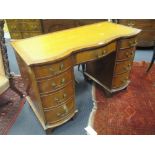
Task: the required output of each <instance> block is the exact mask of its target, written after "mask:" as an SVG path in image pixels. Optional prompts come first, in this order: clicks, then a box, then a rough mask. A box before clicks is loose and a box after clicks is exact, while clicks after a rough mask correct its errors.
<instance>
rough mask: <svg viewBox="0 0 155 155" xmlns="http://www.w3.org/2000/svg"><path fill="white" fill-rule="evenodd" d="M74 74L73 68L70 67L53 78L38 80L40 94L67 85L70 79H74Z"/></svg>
mask: <svg viewBox="0 0 155 155" xmlns="http://www.w3.org/2000/svg"><path fill="white" fill-rule="evenodd" d="M72 74H73V70H72V69H69V70H67V71H66V72H64V73H62V74H60V75H58V76H55V77H53V78H50V79H45V80H40V81H38V88H39V92H40V94H41V95H42V94H44V93H50V92H53V91H55V90H57V89H59V88H62V87H65V86H66V85H67V84H68V83H69V82H70V81H72Z"/></svg>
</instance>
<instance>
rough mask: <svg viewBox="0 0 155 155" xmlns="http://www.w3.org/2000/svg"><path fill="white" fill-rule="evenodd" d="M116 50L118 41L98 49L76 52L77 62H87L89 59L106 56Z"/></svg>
mask: <svg viewBox="0 0 155 155" xmlns="http://www.w3.org/2000/svg"><path fill="white" fill-rule="evenodd" d="M115 50H116V42H113V43H110V44H109V45H107V46H105V47H101V48H97V49H92V50H87V51H83V52H79V53H77V54H75V61H76V64H80V63H85V62H87V61H91V60H96V59H100V58H102V57H104V56H105V55H107V54H108V53H111V52H113V51H115Z"/></svg>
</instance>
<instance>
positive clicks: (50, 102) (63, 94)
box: [41, 82, 74, 109]
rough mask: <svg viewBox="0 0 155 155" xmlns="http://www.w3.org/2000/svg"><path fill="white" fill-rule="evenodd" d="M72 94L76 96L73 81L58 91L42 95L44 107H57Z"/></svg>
mask: <svg viewBox="0 0 155 155" xmlns="http://www.w3.org/2000/svg"><path fill="white" fill-rule="evenodd" d="M71 96H74V88H73V82H71V83H69V84H68V85H67V86H66V87H65V88H64V89H62V90H60V91H58V92H56V93H52V94H49V95H43V96H41V100H42V105H43V108H44V109H47V108H52V107H57V106H59V105H61V104H63V103H64V102H65V101H66V100H68V99H69V98H70V97H71Z"/></svg>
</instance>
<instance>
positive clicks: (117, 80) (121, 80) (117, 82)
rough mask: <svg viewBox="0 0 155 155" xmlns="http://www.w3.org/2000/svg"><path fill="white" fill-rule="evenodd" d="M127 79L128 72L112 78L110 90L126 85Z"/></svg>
mask: <svg viewBox="0 0 155 155" xmlns="http://www.w3.org/2000/svg"><path fill="white" fill-rule="evenodd" d="M128 78H129V72H126V73H123V74H120V75H117V76H115V77H113V81H112V88H119V87H122V86H124V85H126V83H127V81H128Z"/></svg>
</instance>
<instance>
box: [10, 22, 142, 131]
mask: <svg viewBox="0 0 155 155" xmlns="http://www.w3.org/2000/svg"><path fill="white" fill-rule="evenodd" d="M139 32H140V30H139V29H135V28H130V27H127V26H123V25H119V24H114V23H111V22H100V23H97V24H91V25H88V26H81V27H78V28H72V29H68V30H63V31H59V32H54V33H49V34H45V35H39V36H35V37H31V38H27V39H21V40H17V41H13V42H12V46H13V48H14V49H15V51H16V52H15V53H16V57H17V61H18V64H19V68H20V71H21V75H22V77H23V80H24V84H25V87H26V92H27V94H28V96H27V101H28V102H29V104H30V106H31V108H32V109H33V111H34V113H35V114H36V116H37V118H38V120H39V121H40V123H41V124H42V126H43V128H44V130H47V131H48V130H49V129H52V128H54V127H56V126H59V125H61V124H63V123H65V122H66V121H68V120H69V119H71V118H72V117H73V116H74V114H75V113H76V108H75V87H74V85H75V83H74V74H73V67H74V66H75V65H78V64H82V63H86V62H88V63H91V62H92V63H93V64H92V65H94V67H93V70H92V69H91V70H89V71H88V72H87V74H88V76H89V77H90V78H92V80H94V81H95V82H97V83H98V84H100V85H101V86H102V87H103V89H104V90H106V91H108V92H109V93H113V92H116V91H119V90H122V89H124V88H126V87H127V85H128V83H129V73H130V70H131V66H132V62H133V57H134V51H135V46H136V40H135V37H136V36H137V34H138V33H139Z"/></svg>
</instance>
